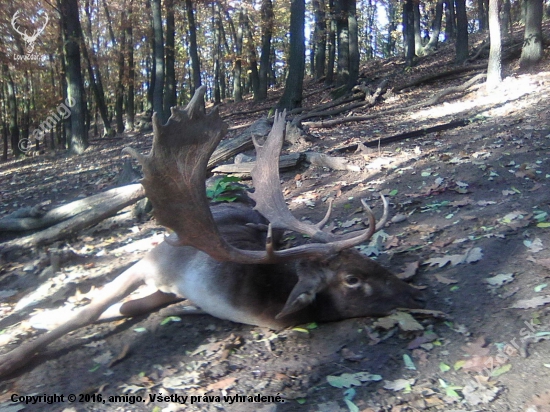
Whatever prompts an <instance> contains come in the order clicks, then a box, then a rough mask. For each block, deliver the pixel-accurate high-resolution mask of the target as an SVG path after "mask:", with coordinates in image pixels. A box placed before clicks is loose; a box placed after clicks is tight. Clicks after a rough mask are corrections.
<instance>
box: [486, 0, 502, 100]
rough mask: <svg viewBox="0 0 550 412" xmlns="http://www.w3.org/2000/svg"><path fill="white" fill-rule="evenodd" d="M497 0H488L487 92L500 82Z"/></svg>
mask: <svg viewBox="0 0 550 412" xmlns="http://www.w3.org/2000/svg"><path fill="white" fill-rule="evenodd" d="M498 8H499V0H489V37H490V39H491V48H490V49H489V62H488V66H487V85H486V87H487V90H488V91H491V90H493V89H494V88H495V87H497V86H498V84H499V83H500V82H501V81H502V61H501V60H502V59H501V39H500V37H501V36H500V33H501V31H500V19H499V16H498Z"/></svg>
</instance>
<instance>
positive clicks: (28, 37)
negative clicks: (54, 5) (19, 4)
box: [11, 10, 49, 54]
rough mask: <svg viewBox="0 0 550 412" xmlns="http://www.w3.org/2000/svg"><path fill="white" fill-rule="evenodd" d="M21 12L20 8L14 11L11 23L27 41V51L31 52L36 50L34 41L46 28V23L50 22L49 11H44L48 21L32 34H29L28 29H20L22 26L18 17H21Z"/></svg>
mask: <svg viewBox="0 0 550 412" xmlns="http://www.w3.org/2000/svg"><path fill="white" fill-rule="evenodd" d="M19 13H20V10H17V11H16V12H15V13H14V15H13V17H12V18H11V25H12V27H13V29H14V30H15V31H16V32H17V33H19V34H20V35H21V37H22V38H23V40H24V41H25V43H27V47H26V51H27V54H30V53H32V52H33V50H34V43H35V42H36V39H37V38H38V36H39V35H40V34H41V33H42V32H43V31H44V29H45V28H46V25H47V24H48V21H49V17H48V13H44V17H45V19H46V21H45V22H44V25H43V26H42V27H40V28H39V29H36V30H35V31H34V32H33V34H31V35H29V34H27V31H26V30H21V29H20V27H21V26H20V25H18V23H17V18H18V17H19Z"/></svg>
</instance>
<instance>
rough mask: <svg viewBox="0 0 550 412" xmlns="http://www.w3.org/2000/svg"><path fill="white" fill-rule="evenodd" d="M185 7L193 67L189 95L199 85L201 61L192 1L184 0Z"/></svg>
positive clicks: (200, 82)
mask: <svg viewBox="0 0 550 412" xmlns="http://www.w3.org/2000/svg"><path fill="white" fill-rule="evenodd" d="M185 9H186V10H187V22H188V24H189V55H190V56H191V67H192V69H193V86H192V89H191V96H192V95H193V94H194V93H195V90H197V89H198V88H199V87H201V84H202V81H201V62H200V60H199V51H198V50H199V49H198V46H197V25H196V23H195V11H194V10H193V2H192V1H191V0H185Z"/></svg>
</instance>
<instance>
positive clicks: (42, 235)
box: [0, 183, 145, 255]
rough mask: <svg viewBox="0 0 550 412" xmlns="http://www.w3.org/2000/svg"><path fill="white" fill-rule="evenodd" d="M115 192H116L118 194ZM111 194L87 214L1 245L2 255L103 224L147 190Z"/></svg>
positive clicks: (137, 186)
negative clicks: (109, 197) (102, 222)
mask: <svg viewBox="0 0 550 412" xmlns="http://www.w3.org/2000/svg"><path fill="white" fill-rule="evenodd" d="M113 191H116V193H114V192H113ZM109 192H111V194H112V198H111V199H110V200H109V201H108V202H105V203H103V204H98V205H96V206H95V207H93V208H91V209H89V210H87V211H86V212H83V213H81V214H79V215H77V216H74V217H72V218H71V219H69V220H66V221H64V222H61V223H58V224H57V225H55V226H52V227H50V228H48V229H45V230H42V231H41V232H38V233H35V234H32V235H29V236H25V237H23V238H20V239H14V240H11V241H8V242H4V243H0V255H3V254H5V253H8V252H12V251H14V250H20V249H29V248H32V247H35V246H40V245H45V244H49V243H52V242H55V241H56V240H60V239H64V238H67V237H69V236H72V235H74V234H76V233H78V232H79V231H81V230H82V229H85V228H87V227H90V226H93V225H95V224H97V223H99V222H101V221H102V220H104V219H106V218H108V217H110V216H112V215H114V214H115V213H117V212H118V211H119V210H122V209H124V208H125V207H126V206H130V205H132V204H134V203H135V202H137V201H138V200H139V199H142V198H144V197H145V190H144V189H143V186H142V185H141V184H140V183H136V184H133V185H128V186H123V187H119V188H116V189H112V190H110V191H109ZM105 193H107V192H105ZM92 197H93V196H92ZM84 200H86V199H84Z"/></svg>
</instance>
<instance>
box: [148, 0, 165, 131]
mask: <svg viewBox="0 0 550 412" xmlns="http://www.w3.org/2000/svg"><path fill="white" fill-rule="evenodd" d="M160 10H161V8H160V0H152V1H151V11H152V13H153V37H154V43H155V48H154V50H153V53H154V61H155V65H154V76H155V88H154V89H153V110H154V111H155V112H156V113H157V116H159V118H160V121H161V123H162V124H164V123H166V120H168V119H166V118H165V116H164V108H163V107H162V105H163V98H162V97H163V93H164V36H163V34H162V16H161V11H160Z"/></svg>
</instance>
